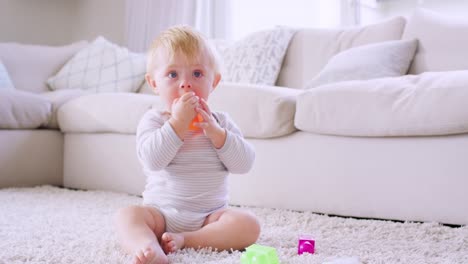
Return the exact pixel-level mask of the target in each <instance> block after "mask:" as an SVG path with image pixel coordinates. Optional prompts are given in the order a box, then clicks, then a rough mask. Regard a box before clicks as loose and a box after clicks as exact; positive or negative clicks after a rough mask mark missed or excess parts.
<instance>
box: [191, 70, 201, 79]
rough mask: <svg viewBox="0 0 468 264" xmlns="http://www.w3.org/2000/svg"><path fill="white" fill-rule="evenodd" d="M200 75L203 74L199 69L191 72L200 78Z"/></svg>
mask: <svg viewBox="0 0 468 264" xmlns="http://www.w3.org/2000/svg"><path fill="white" fill-rule="evenodd" d="M202 75H203V74H202V72H201V71H194V72H193V76H195V77H196V78H200V77H202Z"/></svg>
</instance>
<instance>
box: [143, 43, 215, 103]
mask: <svg viewBox="0 0 468 264" xmlns="http://www.w3.org/2000/svg"><path fill="white" fill-rule="evenodd" d="M154 64H155V65H156V67H155V69H154V71H153V72H152V76H151V77H152V78H153V80H154V82H155V86H156V87H155V90H156V92H157V93H159V95H160V96H161V99H162V100H163V101H164V103H165V104H166V108H167V110H170V109H171V106H172V102H173V101H174V99H176V98H179V97H180V96H182V95H183V94H184V93H187V92H194V93H195V95H197V96H198V97H199V98H203V99H205V100H208V96H209V94H210V93H211V91H213V89H214V88H215V87H216V85H217V84H218V81H219V76H216V74H215V71H214V70H213V67H212V66H211V64H210V61H209V59H208V57H207V56H205V55H204V54H200V56H199V58H196V59H193V60H188V59H187V57H186V56H185V55H184V54H178V53H176V54H174V56H173V58H171V57H170V56H169V55H168V54H167V52H165V51H164V50H160V51H159V52H158V53H157V55H156V58H155V63H154Z"/></svg>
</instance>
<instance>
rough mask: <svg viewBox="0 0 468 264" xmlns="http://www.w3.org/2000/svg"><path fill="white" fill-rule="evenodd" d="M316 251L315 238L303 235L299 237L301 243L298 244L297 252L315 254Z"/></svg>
mask: <svg viewBox="0 0 468 264" xmlns="http://www.w3.org/2000/svg"><path fill="white" fill-rule="evenodd" d="M314 252H315V240H313V239H312V237H311V236H308V235H302V236H300V237H299V245H298V246H297V254H299V255H302V254H304V253H310V254H314Z"/></svg>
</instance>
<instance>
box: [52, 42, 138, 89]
mask: <svg viewBox="0 0 468 264" xmlns="http://www.w3.org/2000/svg"><path fill="white" fill-rule="evenodd" d="M145 72H146V58H145V55H144V54H139V53H133V52H130V51H129V50H128V49H127V48H124V47H119V46H117V45H115V44H113V43H111V42H109V41H107V40H106V39H104V38H103V37H98V38H96V40H94V41H93V43H91V44H90V45H88V46H87V47H86V48H84V49H82V50H81V51H79V52H78V53H77V54H76V55H75V56H73V58H72V59H71V60H70V61H68V62H67V63H66V64H65V66H64V67H63V68H62V69H61V70H60V71H59V72H58V73H57V75H55V76H53V77H51V78H49V80H48V81H47V83H48V84H49V87H50V88H51V89H52V90H60V89H83V90H88V91H93V92H97V93H101V92H135V91H136V90H137V89H138V88H139V87H140V85H141V83H142V82H143V80H144V75H145Z"/></svg>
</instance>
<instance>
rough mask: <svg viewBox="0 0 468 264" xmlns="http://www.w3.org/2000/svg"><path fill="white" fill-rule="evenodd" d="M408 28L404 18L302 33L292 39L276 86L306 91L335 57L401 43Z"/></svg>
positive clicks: (310, 30)
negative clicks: (385, 43) (357, 49)
mask: <svg viewBox="0 0 468 264" xmlns="http://www.w3.org/2000/svg"><path fill="white" fill-rule="evenodd" d="M404 27H405V19H404V18H403V17H395V18H392V19H389V20H386V21H384V22H381V23H378V24H373V25H367V26H362V27H357V28H351V29H319V28H315V29H312V28H309V29H302V30H299V31H298V32H297V33H296V34H295V35H294V37H293V38H292V40H291V43H290V44H289V47H288V50H287V52H286V56H285V58H284V61H283V66H282V68H281V71H280V74H279V77H278V81H277V85H278V86H285V87H291V88H301V89H302V88H303V87H304V86H305V84H306V83H307V82H308V81H310V79H312V78H313V77H314V76H315V75H317V73H319V72H320V71H321V70H322V68H323V66H325V64H326V63H327V62H328V60H329V59H330V58H331V57H333V55H335V54H337V53H339V52H341V51H344V50H347V49H350V48H353V47H357V46H361V45H366V44H370V43H375V42H381V41H389V40H399V39H401V35H402V33H403V29H404Z"/></svg>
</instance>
